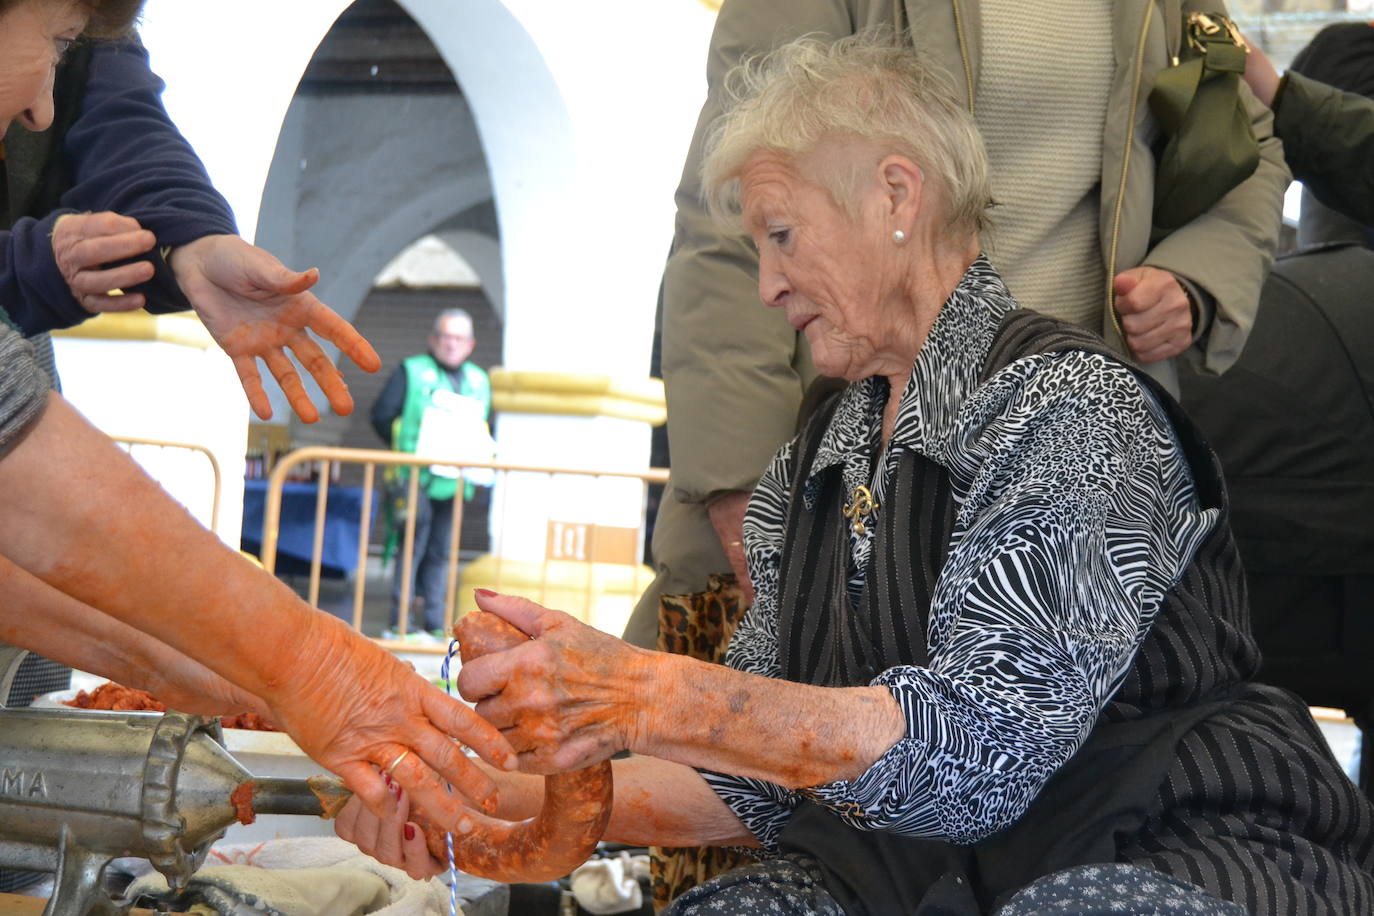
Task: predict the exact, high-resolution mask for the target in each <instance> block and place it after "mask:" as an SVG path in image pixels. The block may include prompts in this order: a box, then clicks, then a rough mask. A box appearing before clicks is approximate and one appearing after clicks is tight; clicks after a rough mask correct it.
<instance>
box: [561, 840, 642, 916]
mask: <svg viewBox="0 0 1374 916" xmlns="http://www.w3.org/2000/svg"><path fill="white" fill-rule="evenodd" d="M648 872H649V857H648V856H631V855H630V854H629V853H628V852H622V853H621V854H620V855H619V856H616V857H615V858H605V859H592V860H591V861H590V862H587V863H586V864H584V865H579V866H578V867H577V868H576V869H575V870H574V871H573V873H572V893H573V896H574V897H576V898H577V905H578V906H580V907H582V909H584V910H586V911H587V912H589V913H596V914H597V916H609V914H611V913H628V912H630V911H632V910H637V909H639V908H640V907H641V906H643V905H644V895H643V892H642V891H641V890H640V887H639V877H640V876H641V875H647V874H648Z"/></svg>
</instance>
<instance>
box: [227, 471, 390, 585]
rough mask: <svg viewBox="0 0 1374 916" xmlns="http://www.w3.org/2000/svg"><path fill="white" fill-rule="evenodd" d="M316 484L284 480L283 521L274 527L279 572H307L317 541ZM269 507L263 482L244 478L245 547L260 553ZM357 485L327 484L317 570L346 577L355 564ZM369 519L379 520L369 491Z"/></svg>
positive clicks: (359, 493)
mask: <svg viewBox="0 0 1374 916" xmlns="http://www.w3.org/2000/svg"><path fill="white" fill-rule="evenodd" d="M318 489H319V488H318V485H317V484H313V483H288V484H285V485H283V487H282V494H281V519H280V523H279V524H278V526H277V572H278V573H289V574H301V573H308V572H309V571H310V557H311V552H312V551H313V550H314V545H315V499H316V494H317V493H318ZM266 506H267V481H265V480H245V481H244V482H243V549H244V550H246V551H248V552H249V553H251V554H255V555H258V554H260V552H261V550H262V519H263V513H264V511H265V509H266ZM362 510H363V491H362V488H361V487H341V486H339V485H338V484H334V485H332V486H330V488H329V499H328V501H327V502H326V504H325V515H324V544H323V546H322V547H321V549H320V573H321V575H324V576H328V577H330V578H336V579H337V578H344V577H347V576H348V575H350V574H351V573H352V572H353V570H354V569H355V568H356V567H357V565H358V529H359V526H360V525H361V524H362ZM372 520H373V522H372V523H373V524H374V525H375V524H378V521H377V491H376V490H373V491H372Z"/></svg>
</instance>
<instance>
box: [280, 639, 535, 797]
mask: <svg viewBox="0 0 1374 916" xmlns="http://www.w3.org/2000/svg"><path fill="white" fill-rule="evenodd" d="M288 654H289V656H290V661H289V662H288V664H287V665H286V668H285V670H284V671H283V674H282V676H281V679H280V681H278V682H276V683H274V684H273V687H274V688H275V689H274V690H272V691H267V690H264V691H263V694H264V698H265V699H267V700H268V702H269V703H271V704H272V712H273V718H274V719H276V721H277V723H278V724H279V725H280V726H281V727H282V728H283V729H284V730H285V731H286V732H287V733H288V734H290V735H291V737H292V738H294V739H295V740H296V743H297V744H299V745H300V746H301V749H302V750H303V751H305V752H306V753H307V754H309V755H310V756H311V757H313V758H314V759H315V760H316V761H318V762H319V763H321V764H323V765H324V766H326V767H328V768H329V769H331V770H333V771H334V772H335V773H337V774H339V776H341V777H343V780H344V783H345V784H346V785H347V786H348V788H350V789H351V790H353V792H354V793H355V794H356V795H357V796H358V797H359V798H361V799H362V801H363V803H364V804H365V805H367V806H368V808H370V809H371V810H372V812H373V813H374V814H377V815H378V816H385V815H386V813H387V809H386V807H385V805H386V801H387V792H388V789H387V787H386V784H385V781H384V778H383V776H382V775H381V774H379V772H378V769H379V768H386V767H389V766H391V765H392V764H393V762H395V761H396V758H397V756H398V755H400V754H401V752H402V751H408V752H409V753H407V754H406V755H405V757H404V758H403V759H401V761H400V762H399V763H398V764H397V765H396V766H395V768H394V769H393V770H392V771H391V774H390V776H391V779H392V780H393V781H395V782H398V783H400V784H401V785H403V786H405V787H406V790H407V791H408V792H410V794H411V797H412V798H413V800H414V801H415V802H416V803H417V804H419V805H421V806H423V807H424V808H425V809H426V810H428V811H430V812H431V813H433V814H434V815H435V817H436V818H440V819H445V820H449V821H452V820H456V819H457V817H458V815H459V814H460V813H461V811H462V810H463V808H464V805H463V801H462V799H464V798H466V799H467V800H468V801H469V802H470V803H471V806H472V807H475V808H477V809H479V810H482V811H490V810H492V809H493V808H494V806H495V804H496V784H495V783H494V782H493V781H492V780H491V778H490V777H489V776H487V775H486V774H485V773H483V772H482V771H481V770H480V769H479V768H478V767H477V766H476V764H474V763H473V762H472V761H470V760H469V759H468V758H467V756H466V755H465V754H464V753H463V748H462V746H461V745H459V744H457V743H456V742H455V741H454V740H453V739H455V738H456V739H458V741H461V742H463V744H466V745H468V746H469V747H471V748H472V749H473V750H475V751H476V752H477V753H478V754H480V755H481V756H482V757H483V758H484V759H486V760H487V761H488V762H490V763H491V764H493V765H494V766H496V767H498V768H513V767H514V766H515V763H516V760H515V755H514V754H513V753H512V751H511V749H510V745H509V744H507V742H506V740H505V739H504V738H502V737H501V735H500V734H499V733H498V732H497V731H496V729H494V728H493V727H492V726H491V725H489V724H487V723H486V722H485V721H483V720H482V719H481V718H479V717H478V716H477V715H475V714H474V713H473V712H472V710H470V709H468V708H467V707H466V706H464V705H463V704H462V703H460V702H458V701H457V700H455V699H453V698H452V697H449V696H446V695H445V694H444V693H443V691H441V690H438V689H437V688H435V687H434V685H432V684H430V683H429V682H428V681H426V680H424V679H423V678H421V677H420V676H419V675H417V674H416V673H415V671H414V670H413V669H411V668H409V667H408V666H407V665H405V663H403V662H401V661H400V660H398V659H397V658H396V657H395V656H393V655H392V654H391V653H389V652H387V651H386V650H384V649H382V648H380V647H379V646H377V645H376V644H374V643H373V642H371V641H370V640H368V639H365V638H363V637H362V636H359V635H358V634H357V633H355V632H353V631H352V630H350V629H349V628H348V627H347V626H345V625H344V624H343V623H342V622H341V621H339V620H335V619H334V618H332V617H330V616H329V615H328V614H324V613H323V612H316V614H315V615H314V616H313V618H312V622H311V627H310V631H309V633H308V634H307V635H306V637H305V638H304V639H302V640H301V641H300V643H299V644H298V645H295V646H292V647H290V651H289V653H288ZM269 692H270V693H271V694H272V695H270V696H269V695H268V694H269ZM444 780H448V781H449V782H450V783H452V784H453V787H454V789H456V790H457V791H458V793H460V794H457V795H450V794H449V792H448V790H447V789H446V788H445V787H444V784H443V781H444Z"/></svg>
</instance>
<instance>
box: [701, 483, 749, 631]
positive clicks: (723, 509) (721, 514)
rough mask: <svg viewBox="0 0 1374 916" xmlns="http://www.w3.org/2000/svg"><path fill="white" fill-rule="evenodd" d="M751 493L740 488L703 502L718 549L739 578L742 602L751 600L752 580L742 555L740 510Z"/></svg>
mask: <svg viewBox="0 0 1374 916" xmlns="http://www.w3.org/2000/svg"><path fill="white" fill-rule="evenodd" d="M752 495H753V493H751V492H750V491H748V490H740V491H737V492H734V493H727V494H725V495H724V496H718V497H716V498H715V499H713V500H711V502H709V503H707V505H706V514H707V515H708V516H710V518H711V527H712V528H714V529H715V530H716V537H718V538H720V546H721V549H723V550H724V551H725V558H726V559H727V560H729V561H730V571H731V572H733V573H734V574H735V578H736V579H737V580H739V587H740V591H741V592H743V593H744V601H745V603H746V604H753V603H754V583H753V582H750V581H749V562H748V560H746V559H745V556H744V511H745V510H746V509H748V508H749V497H750V496H752Z"/></svg>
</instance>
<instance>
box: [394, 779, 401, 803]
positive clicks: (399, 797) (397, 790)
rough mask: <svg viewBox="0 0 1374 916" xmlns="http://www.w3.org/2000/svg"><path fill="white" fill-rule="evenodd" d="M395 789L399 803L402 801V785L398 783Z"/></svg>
mask: <svg viewBox="0 0 1374 916" xmlns="http://www.w3.org/2000/svg"><path fill="white" fill-rule="evenodd" d="M395 788H396V800H397V801H400V800H401V784H400V783H399V782H398V783H396V786H395Z"/></svg>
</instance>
